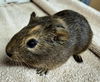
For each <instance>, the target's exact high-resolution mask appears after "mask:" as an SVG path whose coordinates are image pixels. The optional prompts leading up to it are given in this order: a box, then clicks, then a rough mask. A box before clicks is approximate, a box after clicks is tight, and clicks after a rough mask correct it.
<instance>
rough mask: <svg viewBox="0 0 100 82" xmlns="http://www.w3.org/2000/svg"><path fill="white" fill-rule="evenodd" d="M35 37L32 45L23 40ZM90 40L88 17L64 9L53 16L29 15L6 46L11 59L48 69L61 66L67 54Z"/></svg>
mask: <svg viewBox="0 0 100 82" xmlns="http://www.w3.org/2000/svg"><path fill="white" fill-rule="evenodd" d="M32 38H34V39H35V40H37V41H38V43H37V45H36V46H35V47H34V48H29V47H27V46H26V43H27V42H28V41H29V40H30V39H32ZM91 40H92V31H91V28H90V26H89V24H88V22H87V20H86V19H85V18H84V17H83V16H82V15H80V14H79V13H77V12H74V11H71V10H64V11H61V12H58V13H56V14H54V15H52V16H44V17H35V13H33V15H31V19H30V22H29V24H28V25H27V26H26V27H25V28H23V29H22V30H21V31H20V32H18V33H17V34H16V35H14V36H13V38H12V39H11V40H10V42H9V43H8V45H7V47H6V52H7V54H8V53H10V54H12V56H11V58H12V59H13V60H18V61H20V62H24V63H26V64H28V65H31V66H33V67H36V68H37V69H43V70H51V69H54V68H57V67H59V66H61V65H62V64H63V63H65V62H66V61H67V60H68V58H69V57H70V56H73V55H75V59H76V61H77V57H78V58H81V57H80V56H79V54H80V53H81V52H83V51H85V50H86V49H87V48H88V46H89V45H90V43H91Z"/></svg>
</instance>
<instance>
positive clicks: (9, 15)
mask: <svg viewBox="0 0 100 82" xmlns="http://www.w3.org/2000/svg"><path fill="white" fill-rule="evenodd" d="M66 4H67V3H66ZM32 11H35V12H36V13H37V15H38V16H44V15H46V14H45V13H43V12H42V11H41V10H40V9H39V8H37V7H36V6H34V5H33V4H31V3H26V4H9V5H5V6H4V7H0V21H1V22H0V82H100V59H98V58H97V57H95V56H94V54H92V53H91V52H90V51H89V50H87V51H86V52H84V53H82V54H81V55H82V57H83V60H84V63H82V64H78V63H76V62H75V60H74V59H73V58H72V57H71V58H70V59H69V60H68V61H67V62H66V63H65V64H64V65H62V66H61V67H59V68H57V69H55V70H51V71H50V72H49V73H48V75H47V76H39V75H37V74H36V72H35V70H34V69H28V68H26V67H23V66H9V65H6V64H4V63H3V62H4V61H6V60H5V57H6V53H5V46H6V44H7V43H8V41H9V40H10V39H11V37H12V36H13V35H14V34H15V33H16V32H18V31H19V30H20V29H21V28H22V27H24V26H25V25H27V24H28V21H29V16H30V13H31V12H32ZM95 18H96V17H95ZM95 27H96V25H95ZM7 63H9V62H7Z"/></svg>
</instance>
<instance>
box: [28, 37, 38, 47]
mask: <svg viewBox="0 0 100 82" xmlns="http://www.w3.org/2000/svg"><path fill="white" fill-rule="evenodd" d="M37 43H38V41H37V40H35V39H30V40H29V41H28V42H27V46H28V47H29V48H34V47H35V46H36V45H37Z"/></svg>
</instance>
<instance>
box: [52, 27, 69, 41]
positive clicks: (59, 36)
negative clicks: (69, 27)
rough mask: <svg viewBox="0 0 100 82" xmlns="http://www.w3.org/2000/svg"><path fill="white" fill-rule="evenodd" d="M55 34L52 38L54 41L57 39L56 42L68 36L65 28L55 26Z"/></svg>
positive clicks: (64, 39)
mask: <svg viewBox="0 0 100 82" xmlns="http://www.w3.org/2000/svg"><path fill="white" fill-rule="evenodd" d="M55 34H56V36H55V38H54V40H55V41H58V42H64V41H66V40H68V38H69V34H68V32H67V31H66V29H65V28H62V27H61V28H60V27H58V28H56V32H55Z"/></svg>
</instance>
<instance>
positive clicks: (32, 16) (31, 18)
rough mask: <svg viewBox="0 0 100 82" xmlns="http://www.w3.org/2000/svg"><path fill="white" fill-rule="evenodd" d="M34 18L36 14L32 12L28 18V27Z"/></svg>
mask: <svg viewBox="0 0 100 82" xmlns="http://www.w3.org/2000/svg"><path fill="white" fill-rule="evenodd" d="M35 17H36V13H35V12H32V14H31V16H30V21H29V23H28V25H30V24H32V21H33V20H34V18H35Z"/></svg>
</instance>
